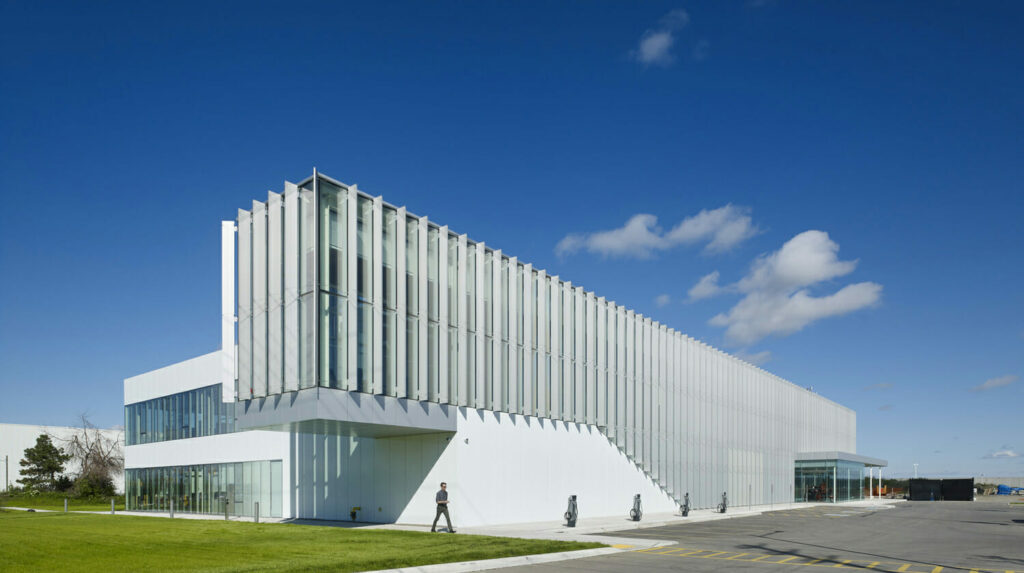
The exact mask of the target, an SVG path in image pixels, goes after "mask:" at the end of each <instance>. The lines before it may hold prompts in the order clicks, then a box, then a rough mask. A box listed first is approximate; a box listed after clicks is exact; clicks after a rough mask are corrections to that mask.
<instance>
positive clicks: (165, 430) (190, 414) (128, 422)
mask: <svg viewBox="0 0 1024 573" xmlns="http://www.w3.org/2000/svg"><path fill="white" fill-rule="evenodd" d="M124 427H125V432H124V434H125V445H128V446H135V445H138V444H149V443H153V442H164V441H167V440H180V439H184V438H201V437H203V436H215V435H217V434H227V433H230V432H234V431H235V405H234V403H224V402H221V385H220V384H214V385H213V386H207V387H205V388H197V389H195V390H189V391H187V392H181V393H178V394H171V395H169V396H161V397H159V398H154V399H152V400H146V401H145V402H138V403H136V404H129V405H127V406H125V407H124Z"/></svg>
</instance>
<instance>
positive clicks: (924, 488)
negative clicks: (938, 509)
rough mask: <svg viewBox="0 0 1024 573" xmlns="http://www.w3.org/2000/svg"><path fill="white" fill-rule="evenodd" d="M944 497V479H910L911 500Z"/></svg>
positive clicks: (930, 499)
mask: <svg viewBox="0 0 1024 573" xmlns="http://www.w3.org/2000/svg"><path fill="white" fill-rule="evenodd" d="M941 499H942V480H938V479H926V478H915V479H912V480H910V501H939V500H941Z"/></svg>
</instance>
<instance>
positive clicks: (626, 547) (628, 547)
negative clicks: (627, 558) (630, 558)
mask: <svg viewBox="0 0 1024 573" xmlns="http://www.w3.org/2000/svg"><path fill="white" fill-rule="evenodd" d="M612 547H614V548H616V549H632V548H633V547H635V546H634V545H624V544H621V543H620V544H618V545H612Z"/></svg>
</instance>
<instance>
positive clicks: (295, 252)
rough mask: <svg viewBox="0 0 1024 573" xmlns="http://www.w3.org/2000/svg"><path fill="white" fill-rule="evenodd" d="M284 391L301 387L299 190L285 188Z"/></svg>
mask: <svg viewBox="0 0 1024 573" xmlns="http://www.w3.org/2000/svg"><path fill="white" fill-rule="evenodd" d="M283 226H284V255H283V259H284V291H283V295H282V296H283V299H282V306H283V308H284V357H283V374H282V375H283V377H284V391H285V392H294V391H296V390H298V389H299V190H298V187H296V186H295V185H293V184H291V183H285V188H284V225H283Z"/></svg>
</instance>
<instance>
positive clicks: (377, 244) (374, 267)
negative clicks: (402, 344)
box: [349, 197, 397, 395]
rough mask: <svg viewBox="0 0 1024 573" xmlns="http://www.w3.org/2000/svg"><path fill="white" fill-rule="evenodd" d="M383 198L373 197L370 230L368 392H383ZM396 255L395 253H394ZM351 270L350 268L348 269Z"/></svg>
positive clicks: (378, 393)
mask: <svg viewBox="0 0 1024 573" xmlns="http://www.w3.org/2000/svg"><path fill="white" fill-rule="evenodd" d="M383 217H384V200H383V199H382V198H380V197H375V198H374V199H373V216H372V219H373V229H372V230H371V232H370V236H371V237H372V238H371V249H372V251H373V255H372V257H373V261H372V263H371V267H370V268H371V271H370V272H371V273H372V276H373V341H372V342H371V345H370V348H371V356H372V360H373V368H371V369H370V372H371V379H370V387H369V390H370V393H372V394H377V395H380V394H383V393H384V369H383V363H384V359H383V357H384V336H383V333H384V254H383V251H384V246H383V238H384V225H383ZM396 256H397V254H396ZM349 272H351V269H349Z"/></svg>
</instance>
